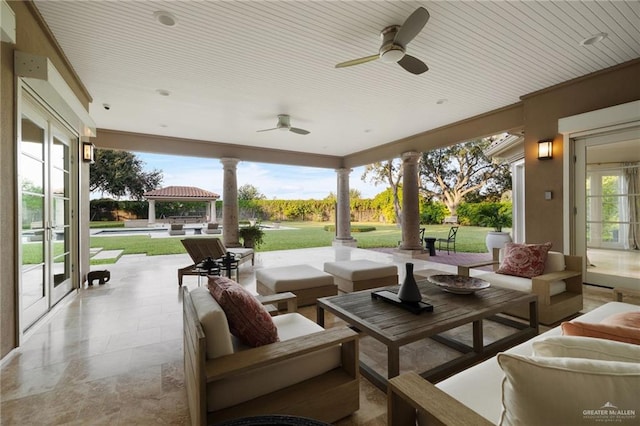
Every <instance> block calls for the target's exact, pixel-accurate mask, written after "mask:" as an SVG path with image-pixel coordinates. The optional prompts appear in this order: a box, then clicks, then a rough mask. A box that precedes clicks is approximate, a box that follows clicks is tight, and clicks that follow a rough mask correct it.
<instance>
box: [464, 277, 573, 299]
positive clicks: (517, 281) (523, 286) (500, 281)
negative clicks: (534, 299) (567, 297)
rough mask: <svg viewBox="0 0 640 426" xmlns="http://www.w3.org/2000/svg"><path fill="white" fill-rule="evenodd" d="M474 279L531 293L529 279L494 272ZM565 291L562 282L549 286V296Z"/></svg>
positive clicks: (554, 282) (565, 288)
mask: <svg viewBox="0 0 640 426" xmlns="http://www.w3.org/2000/svg"><path fill="white" fill-rule="evenodd" d="M476 278H480V279H483V280H485V281H489V282H490V283H491V285H494V286H496V287H500V288H508V289H510V290H518V291H524V292H526V293H531V289H532V284H531V278H522V277H516V276H513V275H504V274H498V273H495V272H489V273H486V274H478V275H476ZM566 290H567V283H565V282H564V281H552V282H551V283H550V285H549V294H550V295H551V296H555V295H557V294H560V293H563V292H565V291H566Z"/></svg>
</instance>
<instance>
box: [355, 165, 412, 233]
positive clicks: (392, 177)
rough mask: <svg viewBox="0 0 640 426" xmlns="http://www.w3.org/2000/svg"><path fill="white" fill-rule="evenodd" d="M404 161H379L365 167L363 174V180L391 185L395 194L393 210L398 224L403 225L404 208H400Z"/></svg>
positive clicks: (375, 183)
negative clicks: (399, 192)
mask: <svg viewBox="0 0 640 426" xmlns="http://www.w3.org/2000/svg"><path fill="white" fill-rule="evenodd" d="M402 171H403V170H402V160H398V161H397V162H396V160H395V159H391V160H388V161H378V162H376V163H373V164H369V165H367V166H365V168H364V172H363V173H362V180H363V181H365V182H366V181H367V179H368V181H369V182H371V183H373V184H374V185H376V186H378V185H379V184H386V185H389V188H391V192H392V194H393V209H394V211H395V216H396V223H397V224H398V226H400V225H402V207H401V206H400V196H399V194H398V191H399V189H400V186H401V185H400V182H401V181H402Z"/></svg>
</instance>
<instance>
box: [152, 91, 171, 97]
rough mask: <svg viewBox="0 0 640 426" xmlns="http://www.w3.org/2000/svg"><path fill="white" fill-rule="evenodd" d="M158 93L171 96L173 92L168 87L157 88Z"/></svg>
mask: <svg viewBox="0 0 640 426" xmlns="http://www.w3.org/2000/svg"><path fill="white" fill-rule="evenodd" d="M156 93H157V94H158V95H160V96H169V95H170V94H171V92H169V91H168V90H166V89H156Z"/></svg>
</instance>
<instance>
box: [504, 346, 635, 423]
mask: <svg viewBox="0 0 640 426" xmlns="http://www.w3.org/2000/svg"><path fill="white" fill-rule="evenodd" d="M497 359H498V364H499V365H500V367H501V368H502V370H503V371H504V373H505V378H504V380H503V382H502V406H503V411H502V416H501V420H500V424H501V425H509V426H510V425H578V424H584V423H585V422H593V421H594V419H597V418H598V417H597V416H598V415H599V414H597V413H596V411H604V412H607V413H608V408H609V407H612V406H614V407H613V408H615V407H617V409H618V410H623V411H624V410H633V411H634V414H633V417H628V416H627V421H629V420H638V417H636V414H635V410H637V407H638V391H639V390H640V363H635V362H616V361H601V360H591V359H584V358H562V357H527V356H522V355H515V354H509V353H501V354H498V356H497ZM605 418H606V419H609V421H613V420H615V419H616V418H619V415H616V414H612V415H609V414H607V415H606V416H605Z"/></svg>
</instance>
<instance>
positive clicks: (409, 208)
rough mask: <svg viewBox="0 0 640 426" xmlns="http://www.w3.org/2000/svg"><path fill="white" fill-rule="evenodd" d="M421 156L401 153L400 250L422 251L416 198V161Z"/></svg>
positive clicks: (415, 153) (417, 153) (413, 152)
mask: <svg viewBox="0 0 640 426" xmlns="http://www.w3.org/2000/svg"><path fill="white" fill-rule="evenodd" d="M420 156H421V154H420V153H419V152H415V151H410V152H404V153H402V157H401V158H402V167H403V174H402V243H401V244H400V250H408V251H411V252H413V251H420V252H421V251H422V243H421V242H420V206H419V198H418V160H419V159H420Z"/></svg>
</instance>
